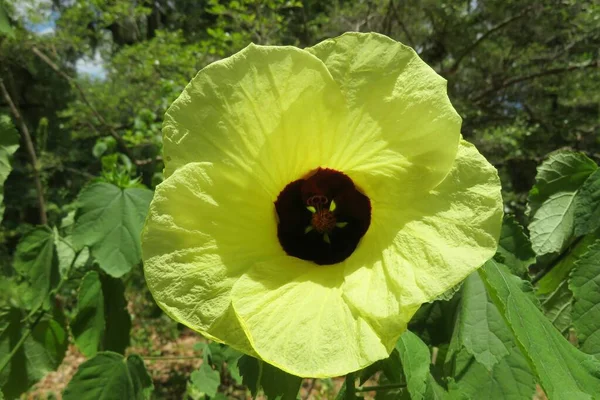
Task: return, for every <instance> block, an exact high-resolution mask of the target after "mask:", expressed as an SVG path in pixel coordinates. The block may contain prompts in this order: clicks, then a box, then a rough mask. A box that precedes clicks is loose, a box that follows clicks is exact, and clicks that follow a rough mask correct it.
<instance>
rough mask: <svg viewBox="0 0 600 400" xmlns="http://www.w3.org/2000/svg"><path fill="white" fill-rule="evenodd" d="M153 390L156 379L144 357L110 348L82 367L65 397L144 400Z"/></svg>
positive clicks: (68, 398) (66, 391)
mask: <svg viewBox="0 0 600 400" xmlns="http://www.w3.org/2000/svg"><path fill="white" fill-rule="evenodd" d="M152 389H153V386H152V378H151V377H150V375H149V374H148V371H147V370H146V367H145V366H144V361H143V360H142V359H141V357H140V356H138V355H136V354H132V355H130V356H129V357H127V358H125V357H123V356H122V355H120V354H117V353H113V352H109V351H107V352H102V353H98V354H96V356H95V357H94V358H91V359H89V360H87V361H86V362H84V363H83V364H81V365H80V366H79V368H78V369H77V372H76V373H75V375H74V376H73V378H72V379H71V381H70V382H69V384H68V385H67V387H66V389H65V391H64V393H63V399H64V400H81V399H94V400H144V399H149V398H150V394H151V392H152Z"/></svg>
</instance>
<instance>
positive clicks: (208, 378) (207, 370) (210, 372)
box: [190, 362, 221, 397]
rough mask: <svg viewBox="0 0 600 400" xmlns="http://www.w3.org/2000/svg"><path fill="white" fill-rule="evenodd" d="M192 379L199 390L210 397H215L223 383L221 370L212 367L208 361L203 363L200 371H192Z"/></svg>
mask: <svg viewBox="0 0 600 400" xmlns="http://www.w3.org/2000/svg"><path fill="white" fill-rule="evenodd" d="M190 379H191V380H192V383H193V384H194V386H196V388H198V390H200V391H201V392H202V393H205V394H206V395H207V396H209V397H215V395H216V394H217V391H218V390H219V385H220V384H221V374H220V373H219V371H218V370H215V369H212V368H211V367H210V365H208V363H206V362H204V363H202V365H201V366H200V369H199V370H198V371H194V372H192V375H191V376H190Z"/></svg>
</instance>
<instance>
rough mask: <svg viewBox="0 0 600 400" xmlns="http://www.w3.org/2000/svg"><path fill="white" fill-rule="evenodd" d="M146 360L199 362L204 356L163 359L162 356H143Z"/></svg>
mask: <svg viewBox="0 0 600 400" xmlns="http://www.w3.org/2000/svg"><path fill="white" fill-rule="evenodd" d="M142 358H143V359H144V360H152V361H154V360H156V361H177V360H199V359H201V358H202V356H181V357H162V356H142Z"/></svg>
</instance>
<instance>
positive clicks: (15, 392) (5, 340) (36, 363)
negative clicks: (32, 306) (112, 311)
mask: <svg viewBox="0 0 600 400" xmlns="http://www.w3.org/2000/svg"><path fill="white" fill-rule="evenodd" d="M22 319H23V315H22V313H21V312H20V311H19V310H18V309H14V308H11V309H8V308H5V309H1V310H0V364H4V362H5V360H7V358H8V356H9V354H10V352H11V351H12V350H13V348H14V347H15V346H16V344H17V342H18V341H19V340H20V339H21V337H22V336H23V334H25V332H26V330H27V325H26V324H25V323H23V322H22ZM68 344H69V343H68V338H67V332H66V328H65V326H64V321H62V320H59V319H53V318H52V317H50V316H46V317H44V318H43V319H42V320H41V321H40V322H39V323H38V324H37V325H36V326H35V328H34V329H33V331H32V332H31V334H30V335H29V336H28V337H27V339H26V340H25V342H24V343H23V345H22V347H21V348H20V349H19V350H18V351H17V352H16V354H15V355H14V357H13V358H12V359H11V360H10V362H9V363H8V364H7V366H6V367H5V368H4V370H2V371H0V388H2V392H4V394H5V395H6V397H7V398H9V399H13V398H16V397H18V396H19V395H20V394H21V393H23V392H24V391H26V390H27V389H28V388H29V387H31V385H33V384H34V383H36V382H37V381H39V380H40V379H42V378H43V377H44V376H45V375H46V374H47V373H48V372H50V371H54V370H55V369H56V368H58V366H59V365H60V363H61V362H62V360H63V358H64V356H65V353H66V351H67V346H68Z"/></svg>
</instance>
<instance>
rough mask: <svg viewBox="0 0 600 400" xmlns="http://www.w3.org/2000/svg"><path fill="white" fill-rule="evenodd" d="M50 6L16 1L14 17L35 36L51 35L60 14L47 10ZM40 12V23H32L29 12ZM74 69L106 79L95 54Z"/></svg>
mask: <svg viewBox="0 0 600 400" xmlns="http://www.w3.org/2000/svg"><path fill="white" fill-rule="evenodd" d="M50 6H51V3H50V1H48V0H33V1H17V4H16V6H15V11H16V14H17V15H16V17H17V18H18V19H21V20H22V21H23V24H24V26H25V28H26V29H27V30H28V31H30V32H33V33H35V34H36V35H53V34H54V32H55V30H56V20H58V17H59V16H60V14H59V13H58V12H56V11H46V10H49V9H50ZM33 9H35V10H41V11H40V12H39V14H38V15H37V17H41V18H40V19H41V20H42V22H32V21H31V18H30V13H31V10H33ZM75 69H76V70H77V73H78V74H79V75H87V76H89V77H92V78H96V79H105V78H106V68H105V67H104V61H103V60H102V58H101V57H100V54H99V53H98V52H96V53H95V54H94V57H93V58H91V57H82V58H80V59H79V60H77V62H76V63H75Z"/></svg>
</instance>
